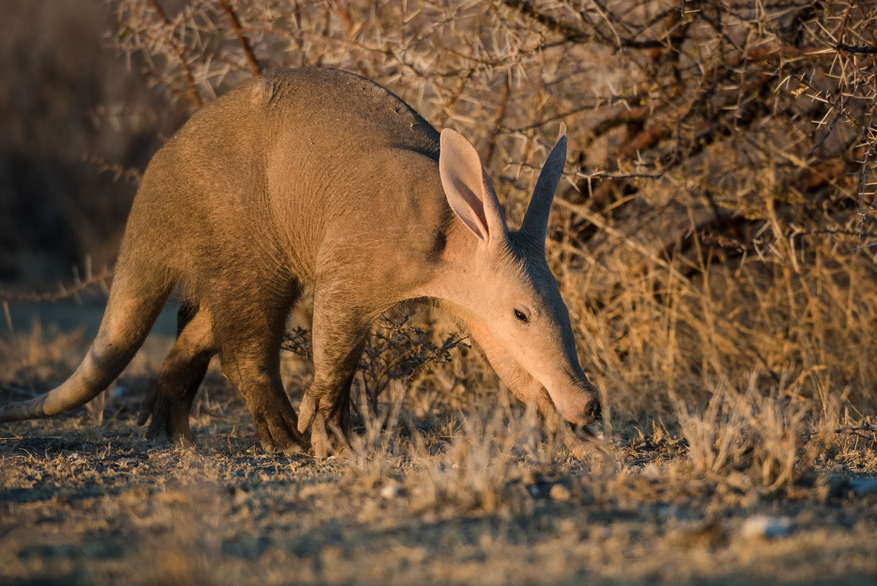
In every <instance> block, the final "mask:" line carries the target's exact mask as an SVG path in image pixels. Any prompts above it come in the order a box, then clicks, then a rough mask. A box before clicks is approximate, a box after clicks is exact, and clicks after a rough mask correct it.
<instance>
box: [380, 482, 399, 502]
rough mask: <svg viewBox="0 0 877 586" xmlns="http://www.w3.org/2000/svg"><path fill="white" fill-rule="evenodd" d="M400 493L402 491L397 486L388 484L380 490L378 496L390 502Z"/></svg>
mask: <svg viewBox="0 0 877 586" xmlns="http://www.w3.org/2000/svg"><path fill="white" fill-rule="evenodd" d="M401 492H402V489H401V488H399V487H398V486H397V485H395V484H388V485H387V486H385V487H384V488H382V489H381V492H380V493H378V494H380V495H381V498H383V499H386V500H388V501H389V500H392V499H394V498H396V497H397V496H399V494H400V493H401Z"/></svg>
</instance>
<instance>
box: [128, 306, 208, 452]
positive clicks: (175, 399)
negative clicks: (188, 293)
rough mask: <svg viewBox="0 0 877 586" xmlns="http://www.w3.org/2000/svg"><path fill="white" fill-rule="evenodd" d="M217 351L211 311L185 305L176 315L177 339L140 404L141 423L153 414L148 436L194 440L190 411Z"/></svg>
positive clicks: (189, 441) (180, 440)
mask: <svg viewBox="0 0 877 586" xmlns="http://www.w3.org/2000/svg"><path fill="white" fill-rule="evenodd" d="M215 353H216V345H215V340H214V336H213V328H212V324H211V316H210V312H209V311H207V310H206V309H205V308H203V307H198V306H193V305H188V304H184V305H182V306H181V307H180V311H179V314H178V316H177V341H176V343H175V344H174V346H173V348H172V349H171V351H170V354H168V356H167V358H166V359H165V361H164V364H162V367H161V371H160V372H159V373H158V377H157V378H156V379H155V382H153V383H152V386H151V387H150V389H149V392H148V393H147V395H146V398H145V399H144V400H143V405H142V406H141V408H140V417H139V419H138V420H137V424H138V425H144V424H145V423H146V421H147V419H149V417H150V416H152V421H151V422H150V425H149V429H148V430H147V432H146V437H147V438H148V439H163V438H167V439H170V440H172V441H174V442H182V443H186V444H191V443H193V442H194V436H193V434H192V429H191V428H190V427H189V412H190V411H191V409H192V401H193V400H194V399H195V395H196V393H197V392H198V387H199V386H200V385H201V381H202V380H203V379H204V375H205V374H206V372H207V366H208V365H209V364H210V359H211V358H212V357H213V355H214V354H215Z"/></svg>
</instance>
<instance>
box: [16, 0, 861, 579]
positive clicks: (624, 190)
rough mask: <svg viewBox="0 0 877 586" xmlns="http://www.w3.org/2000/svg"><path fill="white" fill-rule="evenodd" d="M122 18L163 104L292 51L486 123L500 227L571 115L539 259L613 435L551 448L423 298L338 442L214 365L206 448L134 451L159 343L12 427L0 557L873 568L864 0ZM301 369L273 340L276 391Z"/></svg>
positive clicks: (304, 60) (257, 570) (69, 564)
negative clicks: (80, 400) (308, 450)
mask: <svg viewBox="0 0 877 586" xmlns="http://www.w3.org/2000/svg"><path fill="white" fill-rule="evenodd" d="M112 7H113V10H114V11H115V12H114V15H115V18H116V28H115V29H114V33H113V38H114V39H115V42H116V43H117V44H118V46H119V47H121V49H122V50H123V52H124V53H125V54H126V55H129V56H130V57H131V59H132V63H133V64H134V66H135V71H136V72H137V73H139V74H143V75H144V76H145V77H146V78H147V79H148V80H150V82H151V83H153V84H155V85H156V86H157V87H158V88H159V89H160V90H161V91H162V92H163V95H164V96H165V97H166V98H168V99H169V101H170V102H173V103H176V104H177V106H178V107H179V106H180V105H184V106H186V107H188V108H190V109H196V108H197V107H200V105H201V104H204V103H207V102H209V101H211V100H212V99H214V97H215V96H216V95H218V94H221V93H222V92H223V91H225V90H226V89H227V88H229V87H232V86H234V85H236V84H237V83H239V82H240V81H242V80H244V79H246V78H247V77H248V76H250V75H252V73H253V72H254V71H255V70H257V69H271V68H273V67H276V66H280V65H288V66H289V65H291V66H298V65H308V64H322V65H331V66H337V67H341V68H344V69H347V70H350V71H355V72H358V73H361V74H363V75H365V76H367V77H370V78H372V79H375V80H376V81H378V82H380V83H383V84H385V85H387V86H388V87H390V88H391V89H392V90H393V91H394V92H396V93H398V94H399V95H400V96H401V97H403V98H404V99H405V100H407V101H408V102H410V103H411V104H412V105H413V106H414V107H415V108H416V109H418V110H419V111H420V112H422V113H423V114H424V116H426V117H427V119H429V120H430V121H431V122H432V123H433V124H435V125H436V126H439V127H443V126H452V127H455V128H457V129H459V130H460V131H461V132H463V133H464V134H465V135H466V136H468V137H470V138H471V139H472V140H473V141H474V142H475V144H476V145H477V146H478V148H479V150H480V152H481V153H482V155H483V158H484V159H485V162H486V164H487V166H488V167H489V169H490V172H491V174H492V176H493V177H494V178H496V182H497V185H498V189H499V191H500V192H501V193H500V195H501V197H502V198H503V199H504V206H505V208H506V211H507V213H508V215H509V217H510V223H511V224H513V225H514V224H515V222H516V220H517V219H519V218H520V217H521V216H522V214H523V209H524V205H525V203H526V199H527V197H528V194H529V192H530V190H531V189H532V187H533V183H534V181H535V177H534V170H535V169H538V168H539V166H540V164H541V162H542V160H543V158H544V156H545V152H544V151H545V149H544V145H545V144H548V142H547V141H543V140H542V137H543V136H553V135H554V132H555V131H556V124H557V122H558V121H559V120H561V119H562V120H564V121H565V122H566V124H567V125H568V126H569V128H570V156H569V158H568V161H567V162H568V166H567V178H568V180H569V181H568V185H564V186H562V188H561V190H560V191H559V193H558V199H557V204H556V206H555V212H554V214H553V216H552V225H553V226H554V228H553V229H552V230H551V234H550V238H549V242H548V244H547V251H548V256H549V262H550V264H551V267H552V269H553V270H554V272H555V275H556V276H557V278H558V281H559V283H560V286H561V291H562V293H563V296H564V299H565V300H566V302H567V304H568V305H569V308H570V313H571V317H572V322H573V327H574V329H575V333H576V337H577V339H578V341H579V354H580V356H581V358H582V361H583V364H584V366H585V369H586V371H587V372H588V375H589V377H590V378H591V380H592V382H594V383H595V384H596V386H597V387H598V388H600V389H601V392H602V394H603V397H602V399H603V404H604V419H603V420H602V421H601V422H600V423H599V424H598V425H596V426H595V427H594V431H595V432H596V433H597V435H598V436H599V437H600V438H601V446H602V448H603V450H604V451H600V450H599V449H597V448H595V450H594V454H593V456H592V457H590V458H588V459H587V460H585V461H577V460H574V459H572V458H570V457H569V454H568V453H567V452H566V451H565V449H564V448H563V447H562V442H560V441H558V440H557V438H555V437H553V434H551V433H548V434H546V433H543V432H542V431H541V430H540V427H539V426H538V425H537V421H536V419H535V417H534V414H533V413H531V412H528V411H527V410H525V409H522V408H520V407H519V406H517V405H515V404H513V402H512V400H511V399H510V397H509V395H508V393H507V392H506V391H505V390H504V389H503V388H502V386H501V385H500V384H499V383H498V381H497V380H496V378H495V375H494V374H493V373H492V371H491V370H490V368H489V367H488V366H487V365H486V363H485V362H484V361H483V360H482V359H481V357H480V355H479V354H478V352H477V350H476V349H468V348H466V347H464V346H462V345H459V346H456V345H452V346H454V347H447V348H446V349H447V351H448V352H449V353H450V358H451V360H450V361H449V362H445V361H443V360H442V359H441V358H442V357H443V351H444V350H442V349H443V348H445V347H446V345H447V343H448V340H453V338H449V337H448V336H450V335H453V334H454V333H455V332H454V330H453V329H451V328H450V326H449V325H448V324H447V323H445V322H443V321H442V320H441V319H440V318H439V317H437V316H433V315H429V314H426V313H424V314H420V315H418V316H416V318H415V319H414V320H413V321H412V322H411V323H410V324H408V326H418V327H423V331H422V332H416V331H415V332H414V333H413V334H412V333H411V331H409V330H404V328H403V329H402V330H400V329H399V328H396V329H393V328H390V329H389V330H387V329H384V330H379V331H378V333H379V334H380V335H381V336H382V337H380V336H379V337H375V338H373V340H372V343H371V345H370V346H369V348H370V352H369V353H367V354H366V357H365V361H364V370H363V374H362V376H358V377H357V380H356V382H355V388H354V393H353V397H354V399H353V406H354V408H355V413H356V417H355V420H356V426H357V435H356V436H355V437H354V438H353V439H352V443H351V445H350V446H349V449H348V450H347V452H346V453H345V454H343V455H338V456H335V457H333V458H331V459H329V460H327V461H314V460H312V459H310V458H307V457H304V456H301V457H295V458H291V459H283V458H273V457H268V456H265V455H262V454H261V453H260V452H259V451H258V450H257V449H256V443H257V442H256V440H255V437H254V433H253V430H252V427H251V424H250V420H249V417H248V415H247V414H246V411H245V409H244V408H243V405H242V403H241V401H240V400H239V398H238V397H237V395H236V394H235V393H234V391H233V390H232V389H230V388H229V387H228V386H227V385H226V384H225V383H224V382H223V381H222V380H221V378H220V377H219V376H218V374H217V373H216V372H214V371H211V373H210V375H209V376H208V380H207V382H206V383H205V386H204V388H203V389H202V391H201V393H200V394H199V398H198V399H197V402H196V405H195V409H194V413H195V418H194V422H193V429H195V432H196V435H197V436H198V438H199V440H200V443H201V446H200V447H199V448H198V449H196V450H190V451H179V450H176V449H173V448H167V447H161V446H150V445H148V444H146V443H145V442H144V441H143V440H141V439H140V435H141V431H140V430H138V429H136V428H135V427H133V422H134V419H135V412H136V408H137V403H138V401H139V398H140V396H142V392H143V391H144V390H145V385H146V384H147V383H148V380H149V378H150V376H151V375H152V374H154V372H155V371H156V369H157V368H158V365H159V364H160V361H161V359H162V358H163V355H164V353H165V352H166V351H167V345H168V341H167V340H155V341H152V342H150V345H148V346H147V347H146V348H145V350H144V352H142V353H141V354H140V355H139V356H138V358H137V360H136V363H135V364H133V365H132V366H131V368H129V370H128V371H127V372H126V373H125V374H124V375H123V377H122V378H121V379H120V383H119V385H120V386H119V388H118V389H117V390H116V392H114V393H113V394H112V398H110V395H105V396H104V402H103V403H101V404H93V405H91V406H90V408H89V410H83V411H80V412H76V413H73V414H70V415H67V416H64V417H59V418H56V419H53V420H51V421H37V422H27V423H20V424H14V425H8V426H5V427H4V429H3V437H4V439H3V440H2V441H0V511H2V512H0V576H2V578H8V579H10V580H24V579H46V580H55V581H58V582H59V583H62V582H77V581H78V582H81V583H119V582H125V583H144V584H167V583H172V584H173V583H176V584H191V583H204V584H212V583H221V584H226V583H227V584H247V583H254V584H256V583H258V584H275V583H276V584H280V583H333V584H349V583H374V584H422V583H447V584H475V583H477V584H485V583H486V584H548V583H552V584H567V583H568V584H580V583H583V582H588V583H606V584H609V583H612V584H647V583H648V584H651V583H672V584H681V583H690V584H694V583H704V582H708V583H716V584H723V583H727V584H734V583H741V582H747V583H756V584H757V583H764V584H768V583H770V584H773V583H777V582H783V583H802V584H803V583H806V584H815V583H823V582H825V583H837V582H840V581H843V582H845V583H851V584H855V583H863V584H864V583H872V582H873V580H874V577H875V576H877V545H875V543H874V540H873V535H874V534H875V531H877V487H875V485H874V480H873V479H874V477H875V476H877V431H875V423H877V421H875V419H877V395H875V392H874V385H875V381H877V363H875V361H874V360H872V355H871V352H870V348H871V342H872V340H873V339H874V336H875V331H877V273H875V269H874V267H875V260H877V257H875V254H877V252H875V251H877V249H875V248H863V249H859V250H854V251H851V250H850V249H853V248H855V247H856V246H858V245H861V244H867V243H868V242H869V240H868V239H869V238H870V236H869V235H870V234H871V227H870V226H871V224H870V219H871V217H872V216H873V210H872V209H871V206H872V203H871V202H872V201H873V199H874V192H873V181H874V174H873V171H874V161H875V156H874V149H875V142H874V133H873V128H874V126H873V114H874V112H875V110H874V106H875V103H877V102H875V100H877V92H875V90H874V88H875V85H874V84H875V81H874V80H875V77H874V76H875V60H877V56H875V55H874V54H873V53H869V52H867V51H864V50H863V49H862V48H863V47H871V46H873V44H874V39H873V38H872V36H871V35H873V30H874V29H873V24H874V21H875V18H877V8H875V5H874V3H869V2H850V3H847V2H843V3H834V2H825V3H821V2H820V3H815V4H814V3H810V2H807V3H804V4H802V5H801V6H797V5H796V4H794V3H787V2H767V3H757V4H754V5H753V4H745V5H744V4H743V3H734V2H726V1H719V2H697V3H694V2H686V7H687V8H686V12H685V13H682V12H681V11H679V10H678V6H677V5H675V4H672V3H668V2H645V3H627V2H624V1H619V2H608V3H604V2H593V3H585V4H584V5H581V6H580V5H579V4H574V3H569V2H562V1H555V0H546V1H544V2H518V1H514V0H507V1H502V2H499V1H498V2H467V3H461V4H458V3H450V2H438V1H436V2H420V3H411V2H409V3H399V2H378V3H370V4H368V5H366V3H359V2H334V1H332V2H290V3H273V2H262V1H259V0H252V1H246V2H245V1H238V2H214V1H210V0H198V1H195V2H188V3H187V2H179V3H171V2H163V1H161V0H159V1H158V2H153V1H152V0H149V1H146V0H117V1H115V2H113V3H112ZM235 20H236V21H237V25H235V24H234V23H235ZM841 45H844V46H841ZM813 121H816V123H815V124H814V123H813ZM123 127H124V124H123ZM121 132H125V130H124V128H123V129H122V130H121ZM135 171H136V170H135ZM131 176H136V173H134V174H131ZM12 309H13V310H14V309H15V304H12ZM299 321H301V320H299ZM304 321H305V322H306V320H304ZM298 325H301V323H299V324H298ZM406 332H407V333H406ZM291 340H292V341H293V342H295V341H296V340H298V343H299V345H298V346H295V344H293V346H295V348H297V349H298V350H299V351H301V352H302V353H304V354H306V344H305V343H304V342H305V341H306V339H305V338H303V337H301V336H299V337H295V336H293V338H291ZM87 342H88V341H87V340H81V339H80V338H78V337H77V336H76V335H75V334H67V333H60V332H51V333H50V335H48V336H47V335H46V334H45V332H43V331H42V330H41V329H40V328H39V327H36V326H35V327H33V328H31V329H30V330H28V331H23V332H18V333H15V334H7V335H6V336H5V337H3V338H0V402H7V401H12V400H19V399H21V398H23V397H26V396H32V395H34V394H35V393H37V392H40V391H44V390H46V389H48V388H50V387H51V386H52V385H53V384H56V383H57V382H58V381H60V380H62V379H63V378H64V377H65V376H67V375H68V374H69V373H70V372H71V370H72V369H73V368H75V366H76V363H77V362H78V360H79V359H80V358H81V356H82V355H83V354H84V352H85V349H86V346H87ZM302 344H304V345H302ZM291 347H292V346H291ZM400 357H402V358H404V360H406V361H409V362H411V361H413V363H417V364H419V365H420V366H424V367H425V368H421V369H420V370H418V371H417V372H416V373H414V374H408V373H407V372H406V373H403V372H401V371H400V370H399V369H398V368H397V365H399V364H400V362H399V360H400ZM406 364H407V363H406ZM309 368H310V367H309V365H308V363H307V361H306V360H302V359H301V358H299V357H297V356H295V355H293V354H291V353H290V354H289V355H288V356H287V358H286V359H285V363H284V377H285V380H286V382H287V388H288V391H289V394H290V396H291V398H292V400H293V402H294V403H296V402H297V401H298V400H299V399H300V389H301V388H302V385H303V384H304V383H305V382H306V380H307V378H308V376H309V375H310V370H309ZM394 369H396V370H394Z"/></svg>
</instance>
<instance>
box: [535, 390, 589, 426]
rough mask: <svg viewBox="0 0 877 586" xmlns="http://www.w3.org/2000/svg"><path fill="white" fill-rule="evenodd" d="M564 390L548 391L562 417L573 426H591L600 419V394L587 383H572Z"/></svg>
mask: <svg viewBox="0 0 877 586" xmlns="http://www.w3.org/2000/svg"><path fill="white" fill-rule="evenodd" d="M564 387H565V388H563V389H550V388H549V389H548V394H549V395H550V396H551V400H552V401H553V402H554V406H555V408H556V409H557V411H558V412H559V413H560V415H561V416H562V417H563V418H564V419H566V420H567V421H568V422H569V423H572V424H573V425H577V426H578V425H589V424H591V423H594V421H596V420H597V419H599V418H600V414H601V411H602V410H601V408H600V393H599V391H598V390H597V388H596V387H595V386H594V385H592V384H591V383H589V382H587V381H576V382H571V383H570V384H568V385H564Z"/></svg>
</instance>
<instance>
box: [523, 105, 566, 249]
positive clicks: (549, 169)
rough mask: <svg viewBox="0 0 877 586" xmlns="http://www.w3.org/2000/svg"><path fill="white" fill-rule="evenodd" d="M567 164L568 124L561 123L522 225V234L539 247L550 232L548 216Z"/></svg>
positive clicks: (543, 243)
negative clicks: (548, 231)
mask: <svg viewBox="0 0 877 586" xmlns="http://www.w3.org/2000/svg"><path fill="white" fill-rule="evenodd" d="M565 163H566V124H564V123H563V122H561V123H560V132H559V133H558V136H557V142H556V143H555V145H554V148H553V149H551V153H550V154H549V155H548V159H547V160H546V161H545V165H544V166H543V167H542V172H541V173H539V179H537V180H536V189H534V190H533V197H531V198H530V205H529V206H527V213H526V214H525V215H524V221H523V222H522V223H521V230H520V233H521V234H526V235H527V238H529V239H530V240H531V241H532V242H533V243H534V244H537V245H539V246H544V245H545V233H546V232H547V230H548V214H549V212H550V211H551V202H552V201H553V200H554V192H555V191H557V184H558V183H560V178H561V177H563V166H564V164H565Z"/></svg>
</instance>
